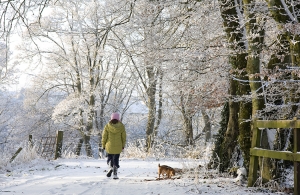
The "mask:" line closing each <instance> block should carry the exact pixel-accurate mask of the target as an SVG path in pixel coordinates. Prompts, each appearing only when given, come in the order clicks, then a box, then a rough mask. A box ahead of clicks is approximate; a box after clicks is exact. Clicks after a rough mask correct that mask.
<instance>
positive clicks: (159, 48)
mask: <svg viewBox="0 0 300 195" xmlns="http://www.w3.org/2000/svg"><path fill="white" fill-rule="evenodd" d="M299 19H300V2H299V1H294V0H175V1H174V0H172V1H170V0H156V1H154V0H86V1H81V0H69V1H62V0H19V1H12V0H6V1H0V25H1V28H0V33H1V34H0V38H1V40H0V41H1V42H0V52H1V56H0V58H1V59H0V66H1V68H0V76H1V78H0V80H1V83H0V87H1V93H0V98H1V102H0V110H1V112H0V114H1V117H0V150H1V153H3V154H6V155H7V156H9V155H11V154H12V153H13V152H14V151H15V150H16V148H17V147H18V145H20V144H23V143H24V142H26V141H27V140H28V136H29V135H33V137H34V139H35V140H39V139H40V138H41V137H42V136H47V135H55V133H56V132H57V131H58V130H61V131H64V143H67V144H69V145H72V147H73V149H74V150H72V151H71V150H70V151H68V152H73V153H74V154H76V155H83V154H84V155H87V156H90V157H93V156H94V157H95V156H98V155H100V156H101V154H102V152H103V151H102V148H101V144H100V143H99V140H101V133H102V129H103V127H104V125H105V124H106V122H108V120H109V117H110V114H111V113H112V112H119V113H121V116H122V121H123V123H124V124H125V126H126V130H127V134H128V140H127V141H128V143H127V145H128V147H131V148H133V147H135V149H136V150H135V151H133V152H135V153H136V152H137V150H138V151H139V152H140V153H141V155H153V156H157V155H161V156H169V157H182V158H187V157H192V158H201V156H202V154H203V153H204V151H205V148H206V147H208V146H211V145H214V147H213V149H212V150H211V154H212V155H211V159H210V163H208V164H209V165H210V166H211V167H213V168H218V169H219V171H221V172H224V171H229V170H230V169H231V168H233V167H245V168H246V169H248V168H249V149H250V143H251V121H252V120H253V119H254V118H259V119H293V118H294V117H297V118H298V117H299V93H300V91H299V89H300V88H299V76H300V75H299V60H300V58H299V52H300V45H299V44H300V43H299V40H300V37H299V33H300V25H299V21H298V20H299ZM19 82H20V84H21V85H20V84H18V83H19ZM262 132H263V136H262V147H263V148H271V149H275V150H280V151H288V150H291V148H292V145H293V143H292V141H291V140H292V136H293V134H292V131H291V129H284V130H280V131H278V130H276V129H266V130H263V131H262ZM82 143H83V144H82ZM70 148H71V147H70ZM4 156H5V155H4ZM5 159H6V158H4V159H3V160H2V164H5V163H6V161H5ZM290 165H291V164H290V163H289V162H284V161H280V160H273V159H264V162H263V164H261V166H262V167H263V170H264V171H262V172H261V173H260V174H261V179H262V181H269V180H278V179H284V171H285V170H286V169H289V168H290Z"/></svg>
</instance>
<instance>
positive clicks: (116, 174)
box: [113, 166, 119, 179]
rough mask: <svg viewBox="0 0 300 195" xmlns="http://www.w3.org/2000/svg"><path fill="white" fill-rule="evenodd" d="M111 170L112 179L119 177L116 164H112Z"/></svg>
mask: <svg viewBox="0 0 300 195" xmlns="http://www.w3.org/2000/svg"><path fill="white" fill-rule="evenodd" d="M113 172H114V176H113V179H119V178H118V168H117V167H116V166H114V168H113Z"/></svg>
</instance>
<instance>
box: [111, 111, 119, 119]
mask: <svg viewBox="0 0 300 195" xmlns="http://www.w3.org/2000/svg"><path fill="white" fill-rule="evenodd" d="M110 119H111V120H113V119H117V120H118V121H119V120H120V115H119V113H117V112H114V113H112V114H111V116H110Z"/></svg>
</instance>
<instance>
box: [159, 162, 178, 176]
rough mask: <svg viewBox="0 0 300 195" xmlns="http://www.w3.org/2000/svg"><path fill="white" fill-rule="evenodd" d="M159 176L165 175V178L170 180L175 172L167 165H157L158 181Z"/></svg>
mask: <svg viewBox="0 0 300 195" xmlns="http://www.w3.org/2000/svg"><path fill="white" fill-rule="evenodd" d="M160 174H161V175H162V176H163V177H164V175H167V178H169V179H170V178H171V177H172V176H174V175H175V170H174V169H173V168H172V167H169V166H167V165H161V166H160V164H158V179H160Z"/></svg>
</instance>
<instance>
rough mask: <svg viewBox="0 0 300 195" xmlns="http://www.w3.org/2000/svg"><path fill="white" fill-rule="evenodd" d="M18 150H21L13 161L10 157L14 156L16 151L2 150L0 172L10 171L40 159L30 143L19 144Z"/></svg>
mask: <svg viewBox="0 0 300 195" xmlns="http://www.w3.org/2000/svg"><path fill="white" fill-rule="evenodd" d="M19 148H22V150H21V151H20V152H19V153H18V154H17V156H16V157H15V158H14V159H12V157H13V156H14V154H16V152H17V149H15V150H12V149H11V148H10V149H8V148H3V150H2V151H1V153H2V154H1V158H0V172H7V171H12V170H13V169H14V167H16V166H20V165H23V164H29V162H31V161H33V160H36V159H40V157H39V155H38V153H37V149H36V147H35V146H32V145H31V144H30V143H21V144H20V146H19Z"/></svg>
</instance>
